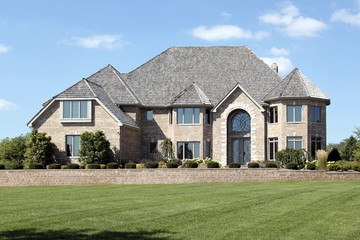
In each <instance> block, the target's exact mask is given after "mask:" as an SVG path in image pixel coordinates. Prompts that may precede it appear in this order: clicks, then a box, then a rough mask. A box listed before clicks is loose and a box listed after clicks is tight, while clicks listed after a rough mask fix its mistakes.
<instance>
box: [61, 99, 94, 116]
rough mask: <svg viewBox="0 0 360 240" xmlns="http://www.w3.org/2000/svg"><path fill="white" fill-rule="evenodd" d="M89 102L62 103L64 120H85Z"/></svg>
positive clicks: (87, 114)
mask: <svg viewBox="0 0 360 240" xmlns="http://www.w3.org/2000/svg"><path fill="white" fill-rule="evenodd" d="M88 104H89V101H64V102H63V118H64V119H87V118H89V117H90V116H89V113H88Z"/></svg>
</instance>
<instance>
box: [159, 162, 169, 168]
mask: <svg viewBox="0 0 360 240" xmlns="http://www.w3.org/2000/svg"><path fill="white" fill-rule="evenodd" d="M159 168H167V167H166V162H165V161H160V162H159Z"/></svg>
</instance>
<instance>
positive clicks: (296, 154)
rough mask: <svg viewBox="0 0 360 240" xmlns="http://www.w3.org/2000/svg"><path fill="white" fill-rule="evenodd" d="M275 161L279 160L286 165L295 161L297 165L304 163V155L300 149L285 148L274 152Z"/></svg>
mask: <svg viewBox="0 0 360 240" xmlns="http://www.w3.org/2000/svg"><path fill="white" fill-rule="evenodd" d="M275 158H276V160H277V161H280V162H281V164H282V166H286V165H287V164H288V163H290V162H296V163H297V164H298V165H302V166H304V165H305V161H306V157H305V154H304V151H303V150H302V149H298V150H295V149H292V148H286V149H284V150H281V151H279V152H277V153H276V154H275Z"/></svg>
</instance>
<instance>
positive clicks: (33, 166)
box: [28, 163, 44, 169]
mask: <svg viewBox="0 0 360 240" xmlns="http://www.w3.org/2000/svg"><path fill="white" fill-rule="evenodd" d="M28 168H29V169H44V166H43V165H42V164H41V163H30V164H29V166H28Z"/></svg>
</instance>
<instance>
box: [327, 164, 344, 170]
mask: <svg viewBox="0 0 360 240" xmlns="http://www.w3.org/2000/svg"><path fill="white" fill-rule="evenodd" d="M328 168H329V171H338V170H340V169H341V167H340V165H339V164H329V165H328Z"/></svg>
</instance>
